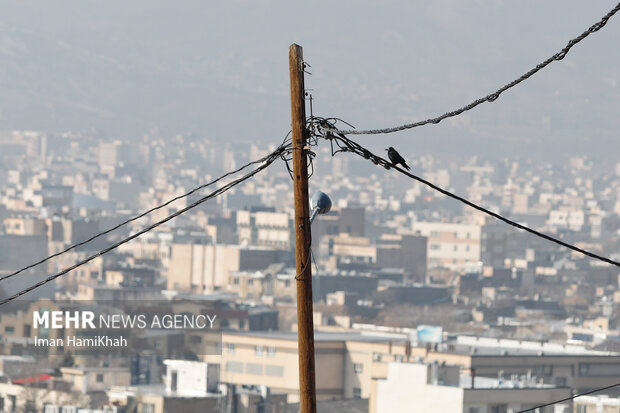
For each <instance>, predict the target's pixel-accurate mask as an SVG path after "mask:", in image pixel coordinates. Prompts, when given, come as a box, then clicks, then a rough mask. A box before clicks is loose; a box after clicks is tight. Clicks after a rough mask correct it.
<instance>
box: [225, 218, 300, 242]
mask: <svg viewBox="0 0 620 413" xmlns="http://www.w3.org/2000/svg"><path fill="white" fill-rule="evenodd" d="M292 222H293V220H292V218H291V217H290V216H289V214H287V213H283V212H271V211H255V212H254V211H237V231H238V233H239V244H240V245H248V246H258V247H272V248H279V249H285V250H288V249H290V248H291V246H292V245H294V243H295V239H294V236H295V233H294V231H293V230H292V228H293V225H292Z"/></svg>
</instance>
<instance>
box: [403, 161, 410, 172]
mask: <svg viewBox="0 0 620 413" xmlns="http://www.w3.org/2000/svg"><path fill="white" fill-rule="evenodd" d="M403 166H404V167H405V169H406V170H408V171H410V170H411V168H409V165H407V164H406V163H405V162H403Z"/></svg>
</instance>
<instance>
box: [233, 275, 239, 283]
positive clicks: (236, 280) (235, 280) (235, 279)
mask: <svg viewBox="0 0 620 413" xmlns="http://www.w3.org/2000/svg"><path fill="white" fill-rule="evenodd" d="M233 285H239V277H235V278H233Z"/></svg>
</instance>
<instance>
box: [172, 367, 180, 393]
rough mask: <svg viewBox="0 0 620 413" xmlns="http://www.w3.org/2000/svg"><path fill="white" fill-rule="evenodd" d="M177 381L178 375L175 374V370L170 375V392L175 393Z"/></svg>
mask: <svg viewBox="0 0 620 413" xmlns="http://www.w3.org/2000/svg"><path fill="white" fill-rule="evenodd" d="M178 380H179V374H178V373H177V372H176V370H173V371H172V373H170V390H172V391H177V383H178Z"/></svg>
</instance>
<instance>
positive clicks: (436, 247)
mask: <svg viewBox="0 0 620 413" xmlns="http://www.w3.org/2000/svg"><path fill="white" fill-rule="evenodd" d="M430 248H431V250H433V251H437V250H438V249H439V248H440V246H439V244H431V246H430Z"/></svg>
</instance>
